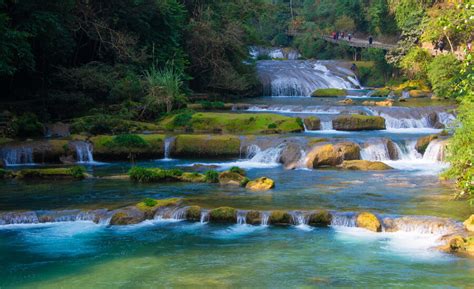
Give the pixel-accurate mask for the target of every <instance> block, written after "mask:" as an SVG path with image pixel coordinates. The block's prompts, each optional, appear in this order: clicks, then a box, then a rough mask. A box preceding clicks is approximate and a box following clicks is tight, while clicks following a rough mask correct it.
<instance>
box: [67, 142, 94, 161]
mask: <svg viewBox="0 0 474 289" xmlns="http://www.w3.org/2000/svg"><path fill="white" fill-rule="evenodd" d="M71 146H72V147H74V149H75V150H76V162H78V163H84V164H88V163H94V154H93V147H92V144H91V143H89V142H85V141H74V142H71Z"/></svg>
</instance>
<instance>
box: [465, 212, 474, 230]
mask: <svg viewBox="0 0 474 289" xmlns="http://www.w3.org/2000/svg"><path fill="white" fill-rule="evenodd" d="M463 224H464V228H466V230H468V231H469V232H474V214H473V215H471V216H470V217H469V218H467V220H466V221H464V222H463Z"/></svg>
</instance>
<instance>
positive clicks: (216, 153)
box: [172, 135, 240, 158]
mask: <svg viewBox="0 0 474 289" xmlns="http://www.w3.org/2000/svg"><path fill="white" fill-rule="evenodd" d="M172 155H173V156H176V157H209V158H218V157H238V156H239V155H240V138H239V137H238V136H232V135H179V136H177V137H176V140H175V147H174V151H173V152H172Z"/></svg>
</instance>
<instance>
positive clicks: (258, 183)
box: [245, 177, 275, 191]
mask: <svg viewBox="0 0 474 289" xmlns="http://www.w3.org/2000/svg"><path fill="white" fill-rule="evenodd" d="M274 187H275V182H274V181H273V180H272V179H269V178H266V177H262V178H258V179H255V180H253V181H250V182H248V183H247V185H246V186H245V188H247V189H249V190H252V191H267V190H270V189H273V188H274Z"/></svg>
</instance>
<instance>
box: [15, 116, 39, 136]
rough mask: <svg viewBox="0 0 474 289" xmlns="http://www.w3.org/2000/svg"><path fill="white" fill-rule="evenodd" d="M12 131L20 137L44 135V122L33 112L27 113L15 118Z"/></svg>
mask: <svg viewBox="0 0 474 289" xmlns="http://www.w3.org/2000/svg"><path fill="white" fill-rule="evenodd" d="M11 128H12V131H13V132H14V135H15V136H18V137H38V136H41V135H43V129H44V128H43V124H41V122H39V120H38V117H37V116H36V115H35V114H33V113H25V114H23V115H21V116H19V117H17V118H16V119H14V120H13V123H12V124H11Z"/></svg>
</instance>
